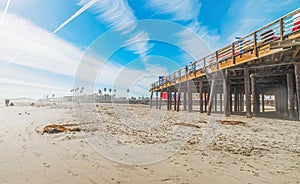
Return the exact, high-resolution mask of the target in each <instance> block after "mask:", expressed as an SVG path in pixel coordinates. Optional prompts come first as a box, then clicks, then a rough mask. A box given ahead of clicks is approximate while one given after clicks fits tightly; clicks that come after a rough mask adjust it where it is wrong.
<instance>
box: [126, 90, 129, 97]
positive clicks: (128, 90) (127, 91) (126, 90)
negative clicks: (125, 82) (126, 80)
mask: <svg viewBox="0 0 300 184" xmlns="http://www.w3.org/2000/svg"><path fill="white" fill-rule="evenodd" d="M126 91H127V98H128V93H129V88H127V90H126Z"/></svg>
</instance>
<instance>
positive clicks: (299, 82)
mask: <svg viewBox="0 0 300 184" xmlns="http://www.w3.org/2000/svg"><path fill="white" fill-rule="evenodd" d="M294 68H295V79H296V81H295V82H296V94H297V107H298V112H297V113H298V117H297V119H298V120H300V62H296V63H294Z"/></svg>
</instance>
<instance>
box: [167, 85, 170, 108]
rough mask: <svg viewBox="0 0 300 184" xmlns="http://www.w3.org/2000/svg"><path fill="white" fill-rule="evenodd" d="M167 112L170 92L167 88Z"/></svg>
mask: <svg viewBox="0 0 300 184" xmlns="http://www.w3.org/2000/svg"><path fill="white" fill-rule="evenodd" d="M167 110H170V92H169V88H167Z"/></svg>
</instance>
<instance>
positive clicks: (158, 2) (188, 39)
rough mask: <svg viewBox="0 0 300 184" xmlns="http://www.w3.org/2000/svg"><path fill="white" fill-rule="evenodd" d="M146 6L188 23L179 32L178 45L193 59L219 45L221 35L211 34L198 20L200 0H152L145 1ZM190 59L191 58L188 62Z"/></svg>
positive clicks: (171, 18)
mask: <svg viewBox="0 0 300 184" xmlns="http://www.w3.org/2000/svg"><path fill="white" fill-rule="evenodd" d="M145 6H146V7H147V8H150V9H152V10H153V11H155V13H156V14H166V15H169V16H170V18H169V20H172V21H177V22H179V23H181V22H184V24H185V25H187V26H186V28H187V29H186V30H183V31H181V32H179V33H178V35H179V36H180V39H179V42H178V45H179V46H180V47H182V48H183V50H185V51H187V52H188V54H189V55H191V56H192V57H193V58H192V59H200V58H201V57H203V56H205V55H206V54H208V53H209V48H211V49H215V48H217V47H218V45H219V39H220V37H219V36H218V35H217V34H211V32H210V31H209V30H208V29H207V27H205V26H203V25H201V23H200V22H199V20H198V15H199V12H200V9H201V3H200V2H199V1H198V0H187V1H181V0H174V1H165V0H150V1H145ZM191 31H193V32H194V33H196V34H194V33H192V32H191ZM186 58H187V54H184V55H183V60H186ZM189 58H190V57H189ZM190 61H191V58H190V60H188V61H187V63H188V62H190Z"/></svg>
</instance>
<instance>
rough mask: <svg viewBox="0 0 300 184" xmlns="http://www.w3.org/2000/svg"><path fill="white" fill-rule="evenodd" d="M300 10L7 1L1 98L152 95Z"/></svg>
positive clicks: (265, 5)
mask: <svg viewBox="0 0 300 184" xmlns="http://www.w3.org/2000/svg"><path fill="white" fill-rule="evenodd" d="M299 5H300V0H286V1H279V0H273V1H267V0H261V1H257V0H248V1H240V0H228V1H210V0H173V1H166V0H127V1H126V0H101V1H100V0H99V1H97V0H74V1H71V0H70V1H62V0H43V1H41V0H26V1H24V0H2V1H0V18H1V22H0V52H1V53H0V87H1V89H3V90H1V93H0V98H5V97H9V98H12V97H20V96H25V97H34V98H42V97H43V96H44V95H46V94H49V95H50V94H56V95H57V96H62V95H70V92H69V91H70V89H71V88H73V87H74V85H75V86H76V85H79V83H80V85H82V86H85V87H86V93H92V92H94V91H97V89H98V88H101V89H103V88H104V87H107V88H116V89H117V95H119V96H125V95H126V89H127V88H130V89H132V90H130V93H131V94H130V95H132V96H141V95H144V96H147V95H148V88H149V84H150V83H151V82H154V81H155V80H156V79H157V78H158V76H159V75H166V74H167V73H170V72H172V71H174V70H176V69H178V68H179V67H183V66H184V65H186V64H188V63H189V62H191V61H193V60H195V59H200V58H201V57H203V56H205V55H206V54H209V52H211V51H214V50H216V49H218V48H220V47H222V46H225V45H226V44H229V43H230V42H232V41H233V39H234V38H235V37H236V36H243V35H246V34H248V33H250V32H252V31H254V30H255V29H258V28H259V27H262V26H263V25H265V24H267V23H269V22H271V21H273V20H275V19H277V18H279V17H281V16H283V15H285V14H287V13H289V12H291V11H293V10H295V9H297V8H299V7H300V6H299ZM6 10H7V11H6ZM144 20H151V21H146V22H145V21H144ZM157 21H158V22H157ZM159 21H163V22H159ZM63 23H65V24H63ZM191 30H192V31H194V33H193V34H192V33H191V32H190V31H191ZM1 42H2V43H1ZM78 66H81V67H82V68H83V69H80V70H79V69H78ZM78 71H80V72H78ZM74 81H75V84H74Z"/></svg>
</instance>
